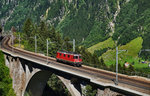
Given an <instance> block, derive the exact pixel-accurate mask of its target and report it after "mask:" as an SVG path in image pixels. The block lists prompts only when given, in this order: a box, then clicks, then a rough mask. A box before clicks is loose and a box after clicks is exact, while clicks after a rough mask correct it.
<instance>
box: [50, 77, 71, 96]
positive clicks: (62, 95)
mask: <svg viewBox="0 0 150 96" xmlns="http://www.w3.org/2000/svg"><path fill="white" fill-rule="evenodd" d="M48 85H49V86H50V87H51V88H52V89H53V91H54V92H55V94H56V95H57V96H71V95H70V93H69V91H68V90H67V89H66V88H65V85H63V83H62V82H61V80H60V79H59V78H58V77H57V76H56V75H55V74H52V75H51V77H50V79H49V81H48ZM58 86H59V88H58Z"/></svg>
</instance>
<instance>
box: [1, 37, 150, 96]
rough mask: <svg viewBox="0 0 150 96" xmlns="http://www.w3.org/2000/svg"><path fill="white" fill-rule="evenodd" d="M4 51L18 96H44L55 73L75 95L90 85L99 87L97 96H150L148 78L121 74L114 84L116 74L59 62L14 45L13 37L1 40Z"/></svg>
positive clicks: (81, 92)
mask: <svg viewBox="0 0 150 96" xmlns="http://www.w3.org/2000/svg"><path fill="white" fill-rule="evenodd" d="M1 50H2V51H3V53H4V54H5V63H6V66H8V67H9V69H10V75H11V77H12V79H13V88H14V90H15V92H16V94H17V96H24V94H25V93H26V92H27V93H28V92H30V93H31V94H32V95H33V96H41V95H42V93H43V90H44V88H45V85H46V83H47V81H48V79H49V78H50V76H51V74H52V73H54V74H56V75H57V76H58V77H59V79H60V80H61V81H62V82H63V83H64V85H65V86H66V87H67V89H68V90H69V92H70V93H71V95H72V96H82V95H83V90H84V89H85V86H86V84H89V83H92V84H94V85H95V86H97V96H102V95H103V96H105V95H107V96H111V95H119V94H122V95H130V96H131V95H139V96H141V95H144V96H149V95H150V86H149V85H150V80H149V79H145V78H139V77H130V76H126V75H122V74H119V75H118V76H119V78H118V79H119V83H118V85H115V84H114V81H113V80H114V79H115V73H113V72H108V71H105V70H100V69H95V68H91V67H87V66H82V67H73V66H69V65H65V64H62V63H58V62H56V60H55V58H51V57H46V56H42V55H40V54H37V53H33V52H29V51H26V50H22V49H19V48H15V47H13V46H11V38H10V37H5V38H4V39H3V40H2V43H1ZM47 58H48V62H47ZM72 81H76V82H72Z"/></svg>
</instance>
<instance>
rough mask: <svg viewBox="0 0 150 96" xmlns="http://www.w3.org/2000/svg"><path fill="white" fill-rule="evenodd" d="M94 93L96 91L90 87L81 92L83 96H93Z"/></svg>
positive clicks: (87, 86)
mask: <svg viewBox="0 0 150 96" xmlns="http://www.w3.org/2000/svg"><path fill="white" fill-rule="evenodd" d="M96 93H97V90H96V89H93V88H92V86H91V85H86V87H85V90H84V92H83V94H84V95H85V96H95V95H96Z"/></svg>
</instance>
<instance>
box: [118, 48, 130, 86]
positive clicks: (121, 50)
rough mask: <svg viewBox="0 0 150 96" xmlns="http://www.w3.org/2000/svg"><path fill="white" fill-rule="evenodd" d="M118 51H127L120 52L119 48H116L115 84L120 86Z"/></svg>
mask: <svg viewBox="0 0 150 96" xmlns="http://www.w3.org/2000/svg"><path fill="white" fill-rule="evenodd" d="M118 51H127V50H118V47H116V82H115V84H116V85H118V54H119V52H118Z"/></svg>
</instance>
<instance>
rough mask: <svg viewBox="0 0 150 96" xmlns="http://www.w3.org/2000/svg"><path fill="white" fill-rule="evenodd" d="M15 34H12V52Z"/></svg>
mask: <svg viewBox="0 0 150 96" xmlns="http://www.w3.org/2000/svg"><path fill="white" fill-rule="evenodd" d="M13 39H14V36H13V33H12V34H11V43H12V52H13V45H14V40H13Z"/></svg>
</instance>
